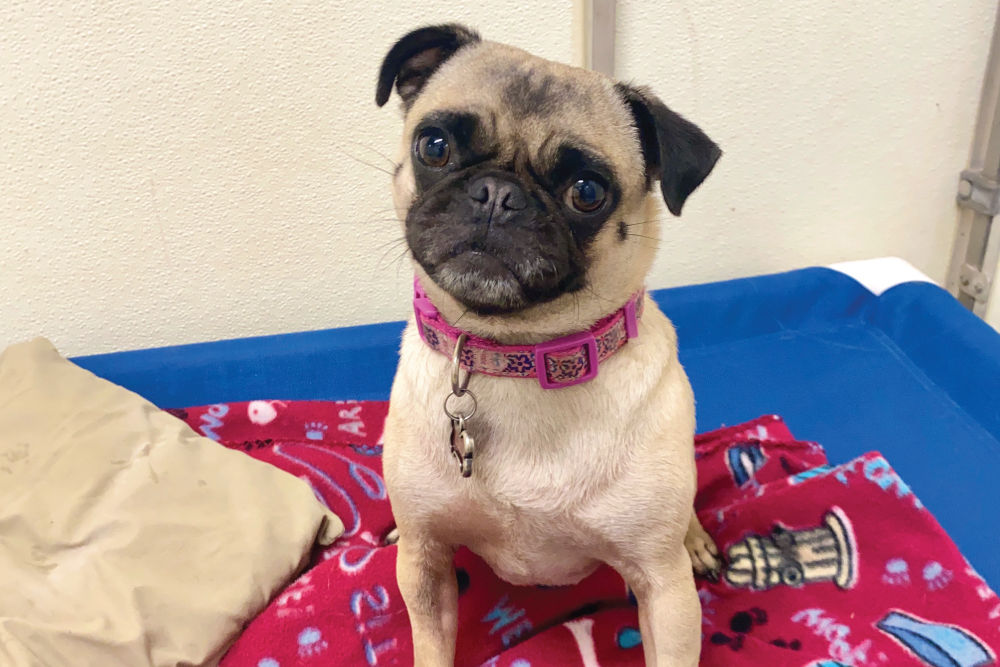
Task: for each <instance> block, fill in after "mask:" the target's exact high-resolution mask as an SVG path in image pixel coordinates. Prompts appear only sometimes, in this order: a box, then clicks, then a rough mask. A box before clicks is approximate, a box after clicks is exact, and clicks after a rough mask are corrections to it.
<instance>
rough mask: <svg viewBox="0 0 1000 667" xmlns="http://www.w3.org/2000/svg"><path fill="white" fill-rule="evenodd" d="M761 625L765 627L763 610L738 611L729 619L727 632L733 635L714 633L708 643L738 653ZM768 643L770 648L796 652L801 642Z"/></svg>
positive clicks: (756, 608)
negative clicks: (774, 647)
mask: <svg viewBox="0 0 1000 667" xmlns="http://www.w3.org/2000/svg"><path fill="white" fill-rule="evenodd" d="M763 625H767V612H766V611H764V610H763V609H761V608H759V607H754V608H752V609H748V610H747V611H739V612H736V613H735V614H733V617H732V618H731V619H729V630H730V631H731V632H732V633H733V634H732V636H730V635H727V634H726V633H724V632H716V633H715V634H713V635H712V636H711V638H710V640H709V641H711V642H712V643H713V644H715V645H716V646H728V647H729V648H731V649H732V650H734V651H739V650H741V649H742V648H743V643H744V642H745V641H746V638H747V637H748V636H749V635H750V633H751V632H753V629H754V628H756V627H760V626H763ZM769 643H770V644H771V645H772V646H777V647H779V648H787V649H791V650H793V651H798V650H800V649H801V648H802V642H800V641H799V640H798V639H793V640H791V641H786V640H784V639H772V640H771V641H770V642H769Z"/></svg>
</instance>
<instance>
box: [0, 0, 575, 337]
mask: <svg viewBox="0 0 1000 667" xmlns="http://www.w3.org/2000/svg"><path fill="white" fill-rule="evenodd" d="M533 5H534V6H529V5H527V4H519V5H514V4H511V3H476V4H475V5H473V4H472V3H461V4H460V3H455V2H448V1H446V0H436V1H427V0H422V1H421V2H419V3H413V2H406V1H404V0H395V1H393V2H349V1H347V0H316V1H313V2H287V3H221V2H220V3H215V2H212V3H208V2H194V1H192V2H181V1H176V2H156V1H155V0H144V1H143V2H131V1H125V0H114V1H105V2H78V1H77V0H63V1H61V2H45V3H42V2H30V1H24V2H20V1H15V2H5V3H2V4H0V128H2V130H0V225H2V227H0V348H2V347H4V346H5V345H6V344H7V343H10V342H13V341H14V340H18V339H24V338H28V337H31V336H34V335H38V334H44V335H46V336H48V337H50V338H51V339H52V340H53V341H54V342H55V343H56V345H57V346H59V348H60V350H61V351H63V352H64V353H67V354H82V353H94V352H102V351H110V350H120V349H127V348H136V347H148V346H153V345H161V344H174V343H182V342H192V341H199V340H209V339H217V338H226V337H238V336H249V335H256V334H267V333H277V332H285V331H298V330H305V329H318V328H324V327H330V326H338V325H346V324H356V323H363V322H372V321H378V320H388V319H402V318H403V317H404V316H405V314H406V313H407V311H408V310H409V309H410V306H409V292H408V287H409V286H410V285H411V284H412V282H411V281H412V278H411V279H407V277H406V273H407V266H406V265H405V263H404V262H398V263H394V260H395V259H396V257H397V256H399V252H400V251H401V250H402V246H398V247H397V246H395V245H394V244H393V242H394V240H395V239H397V238H399V237H400V231H399V229H398V225H397V223H395V222H393V221H390V217H391V215H392V211H391V206H392V201H391V198H390V190H389V177H388V176H386V175H385V174H383V173H381V172H379V171H377V170H375V169H373V168H370V167H367V166H364V165H361V164H359V163H358V162H356V161H355V160H353V159H351V158H350V157H348V155H353V156H356V157H359V158H361V159H363V160H365V161H367V162H370V163H371V164H374V165H380V166H381V167H382V168H390V166H389V165H388V163H386V162H385V161H384V160H383V158H381V157H379V156H378V155H377V154H376V153H373V152H371V151H370V150H368V149H377V150H381V151H383V152H385V153H387V154H389V155H393V154H394V153H395V151H396V149H397V146H398V143H399V139H398V132H399V130H400V127H401V122H400V120H399V113H398V107H397V102H396V101H395V100H393V101H392V102H391V103H390V104H389V105H387V106H386V107H385V108H383V109H379V108H377V107H376V106H375V101H374V99H375V77H376V74H377V72H378V66H379V64H380V63H381V58H382V56H383V55H384V53H385V52H386V50H388V48H389V47H390V46H391V45H392V43H393V41H395V39H396V38H398V37H400V36H401V35H403V34H404V33H405V32H407V31H408V30H410V29H412V28H415V27H417V26H419V25H422V24H425V23H429V22H440V21H445V20H458V21H463V22H467V23H469V24H475V25H478V26H480V27H481V29H482V32H483V34H484V35H485V36H487V37H491V38H494V39H499V40H505V41H509V42H511V43H514V44H517V45H523V46H524V47H527V48H530V49H532V50H535V51H537V52H539V53H540V54H543V55H545V56H546V57H549V58H554V59H559V60H564V61H568V60H571V59H572V57H573V36H572V35H573V32H572V28H571V23H572V21H573V16H572V15H573V8H572V6H571V5H570V4H569V3H543V2H535V3H533ZM366 147H368V148H366Z"/></svg>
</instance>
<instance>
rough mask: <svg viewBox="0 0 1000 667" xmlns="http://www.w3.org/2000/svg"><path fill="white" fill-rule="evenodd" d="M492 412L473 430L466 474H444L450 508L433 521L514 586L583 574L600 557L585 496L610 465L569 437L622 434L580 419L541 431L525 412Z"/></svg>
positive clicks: (601, 482)
mask: <svg viewBox="0 0 1000 667" xmlns="http://www.w3.org/2000/svg"><path fill="white" fill-rule="evenodd" d="M501 412H503V411H501ZM494 416H498V417H501V419H500V420H499V421H498V422H493V423H492V425H491V426H490V427H487V428H480V429H478V430H473V432H474V433H476V435H477V445H476V446H477V456H476V460H475V464H474V466H473V475H472V477H471V478H469V479H463V478H461V477H458V476H457V475H454V476H448V478H450V480H451V481H450V482H449V483H448V484H447V485H448V486H449V487H450V489H448V490H445V491H443V495H444V496H447V500H446V502H445V503H444V506H445V507H447V508H448V509H447V511H445V512H442V513H441V514H440V515H439V517H438V525H439V526H440V527H441V529H442V530H445V531H447V532H449V533H450V535H449V537H450V538H451V540H453V541H454V542H455V543H459V544H464V545H465V546H467V547H468V548H470V549H471V550H472V551H474V552H475V553H477V554H479V555H480V556H481V557H482V558H483V559H484V560H485V561H486V562H487V563H488V564H489V565H490V567H491V568H492V569H493V570H494V571H495V572H496V573H497V574H498V575H499V576H500V577H502V578H503V579H505V580H507V581H509V582H511V583H513V584H517V585H527V584H544V585H567V584H572V583H575V582H577V581H579V580H581V579H582V578H584V577H585V576H587V575H588V574H589V573H590V572H592V571H593V570H594V568H595V567H596V565H597V562H598V558H599V554H598V553H597V552H596V549H595V548H594V544H593V543H594V541H595V539H594V538H595V537H596V535H595V532H596V531H595V530H594V526H593V525H592V524H591V523H590V521H588V519H587V518H586V514H587V511H588V509H589V507H590V502H589V501H590V499H591V498H592V497H593V496H594V495H595V493H596V489H598V488H600V487H606V486H607V484H606V482H607V480H606V478H607V476H608V473H607V471H608V470H609V469H611V467H612V466H609V465H607V463H608V462H605V461H598V460H591V461H589V462H588V461H586V460H583V458H582V457H581V453H582V452H583V451H592V450H591V448H586V447H583V446H582V445H583V443H581V442H574V440H579V439H582V438H587V439H589V438H597V439H599V440H602V441H604V442H608V443H610V442H613V441H614V440H616V439H621V438H622V437H623V436H622V434H621V433H620V432H618V429H607V428H604V429H598V428H597V427H596V425H591V426H592V428H590V429H588V428H587V424H586V423H582V424H578V425H579V426H580V428H579V429H564V430H560V431H558V432H552V431H551V430H549V431H546V425H545V424H544V421H545V420H544V418H542V417H539V416H538V415H537V414H524V413H523V412H522V413H521V415H520V417H519V418H517V417H516V416H515V415H513V414H501V415H494ZM483 419H484V422H485V421H486V419H487V418H486V416H485V415H484V417H483ZM491 421H492V420H491ZM473 426H475V423H473ZM480 426H486V424H485V423H483V422H481V423H480ZM575 445H580V446H575ZM625 446H627V445H626V443H624V442H623V443H622V447H625ZM602 449H603V448H602ZM615 449H617V448H615V447H613V446H612V447H609V448H607V449H606V450H604V452H603V453H605V454H608V453H609V452H614V450H615ZM449 463H451V462H449ZM456 468H457V464H456ZM439 493H441V491H439ZM597 541H599V540H597Z"/></svg>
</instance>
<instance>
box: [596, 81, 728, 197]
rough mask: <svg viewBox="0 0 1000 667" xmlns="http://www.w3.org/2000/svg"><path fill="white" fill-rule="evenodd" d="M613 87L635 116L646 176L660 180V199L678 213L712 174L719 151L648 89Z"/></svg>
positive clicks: (692, 125) (700, 132) (703, 135)
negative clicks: (661, 195)
mask: <svg viewBox="0 0 1000 667" xmlns="http://www.w3.org/2000/svg"><path fill="white" fill-rule="evenodd" d="M615 88H616V89H617V90H618V92H619V93H620V94H621V96H622V97H623V98H624V99H625V103H626V104H627V105H628V107H629V109H631V111H632V115H633V116H634V117H635V126H636V128H637V129H638V130H639V142H640V143H641V145H642V156H643V158H644V159H645V161H646V178H647V179H650V180H651V179H653V178H659V179H660V190H661V191H662V192H663V201H664V202H666V204H667V208H668V209H670V212H671V213H673V214H674V215H680V214H681V209H682V208H683V207H684V202H685V201H686V200H687V198H688V196H689V195H690V194H691V193H692V192H694V191H695V189H696V188H697V187H698V186H699V185H701V183H702V181H704V180H705V178H706V177H707V176H708V175H709V173H711V171H712V168H713V167H715V163H716V161H718V159H719V157H720V156H721V155H722V150H721V149H720V148H719V147H718V146H716V145H715V142H714V141H712V140H711V139H709V138H708V135H706V134H705V133H704V132H702V131H701V129H700V128H699V127H698V126H697V125H695V124H694V123H692V122H690V121H689V120H687V119H685V118H683V117H682V116H681V115H680V114H677V113H675V112H673V111H671V110H670V109H668V108H667V105H665V104H664V103H663V102H661V101H660V99H659V98H657V97H656V96H655V95H653V94H652V93H650V92H649V91H647V90H644V89H641V88H635V87H632V86H628V85H626V84H623V83H619V84H616V86H615Z"/></svg>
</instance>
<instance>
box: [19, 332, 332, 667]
mask: <svg viewBox="0 0 1000 667" xmlns="http://www.w3.org/2000/svg"><path fill="white" fill-rule="evenodd" d="M342 531H343V524H341V523H340V520H339V519H337V518H336V517H335V516H333V515H332V514H329V513H328V512H327V511H326V510H325V508H324V507H323V506H322V505H321V504H320V503H319V502H318V501H317V500H316V498H315V496H314V494H313V492H312V490H311V489H310V488H309V486H308V485H307V484H306V483H305V482H303V481H301V480H299V479H297V478H295V477H294V476H292V475H289V474H287V473H285V472H282V471H280V470H278V469H277V468H274V467H272V466H269V465H267V464H265V463H261V462H259V461H255V460H254V459H252V458H250V457H249V456H246V455H245V454H242V453H240V452H235V451H231V450H227V449H226V448H225V447H222V446H220V445H218V444H216V443H214V442H212V441H210V440H207V439H206V438H202V437H200V436H198V435H196V434H195V433H194V431H192V430H191V429H190V428H188V427H187V426H186V425H185V424H184V423H182V422H181V421H180V420H178V419H175V418H174V417H172V416H170V415H169V414H167V413H165V412H162V411H161V410H159V409H157V408H156V407H155V406H153V405H152V404H151V403H149V402H147V401H146V400H144V399H142V398H141V397H139V396H137V395H135V394H133V393H131V392H129V391H127V390H125V389H123V388H121V387H118V386H116V385H114V384H111V383H110V382H107V381H105V380H102V379H100V378H98V377H96V376H94V375H92V374H91V373H89V372H87V371H85V370H83V369H81V368H79V367H78V366H76V365H74V364H72V363H70V362H69V361H66V360H65V359H63V358H62V357H60V356H59V353H58V352H57V351H56V350H55V348H53V347H52V345H51V344H50V343H49V342H48V341H46V340H42V339H38V340H35V341H33V342H31V343H25V344H21V345H14V346H12V347H10V348H8V349H7V350H6V351H4V352H3V354H2V355H0V665H4V667H14V666H20V665H32V666H35V665H44V666H45V667H54V666H59V665H73V666H84V665H87V666H89V665H93V666H97V665H99V666H100V667H112V666H116V665H122V666H124V667H139V666H141V665H170V666H171V667H172V666H174V665H202V664H215V663H216V662H218V660H219V658H220V657H221V655H222V653H223V651H224V650H225V648H226V647H227V646H228V644H229V643H230V642H231V641H232V640H233V639H234V638H235V636H236V635H237V634H238V633H239V631H240V630H241V628H242V627H243V625H244V623H246V622H247V621H249V620H250V619H251V618H252V617H253V616H254V615H255V614H256V613H257V612H258V611H260V610H261V609H262V608H263V607H264V605H265V604H266V603H267V601H268V600H269V598H270V597H271V596H272V595H273V594H274V593H275V592H276V591H278V590H279V588H280V587H282V586H283V585H284V584H285V583H287V582H288V581H289V579H290V578H291V577H292V576H294V574H295V573H296V572H297V571H299V570H300V569H301V568H302V567H303V566H304V564H305V562H306V559H307V556H308V554H309V551H310V548H311V547H312V546H313V545H314V542H316V541H317V540H319V541H321V542H322V543H330V542H331V541H332V540H333V539H334V538H335V537H336V536H337V535H339V534H340V532H342Z"/></svg>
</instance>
